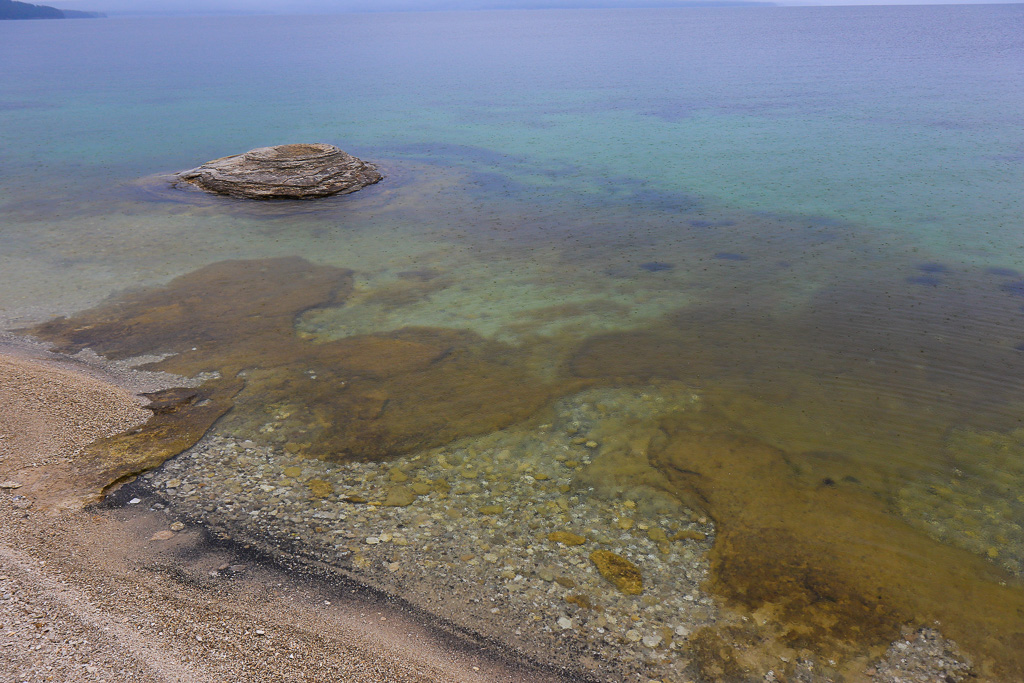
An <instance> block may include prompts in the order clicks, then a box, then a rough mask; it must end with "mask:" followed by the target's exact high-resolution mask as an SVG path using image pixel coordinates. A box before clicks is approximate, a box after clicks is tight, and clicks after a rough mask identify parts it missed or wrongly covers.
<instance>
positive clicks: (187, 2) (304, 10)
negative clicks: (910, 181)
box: [34, 0, 1020, 15]
mask: <svg viewBox="0 0 1024 683" xmlns="http://www.w3.org/2000/svg"><path fill="white" fill-rule="evenodd" d="M1019 2H1020V0H978V1H972V0H898V1H895V2H893V1H890V0H774V1H771V0H763V1H762V0H377V1H376V2H367V0H285V1H281V0H61V1H59V2H46V0H42V1H41V2H40V1H37V2H34V4H44V5H46V4H48V5H51V6H54V7H58V8H60V9H69V10H85V11H97V12H107V13H109V14H116V15H132V14H138V15H150V14H161V15H193V14H343V13H349V12H415V11H446V10H488V9H502V10H509V9H574V8H579V9H602V8H607V9H612V8H670V7H686V6H692V5H712V6H713V5H722V6H736V5H783V6H842V5H957V4H972V5H973V4H1018V3H1019Z"/></svg>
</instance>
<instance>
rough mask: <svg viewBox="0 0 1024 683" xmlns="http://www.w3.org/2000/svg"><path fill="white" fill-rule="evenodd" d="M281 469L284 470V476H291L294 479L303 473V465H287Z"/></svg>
mask: <svg viewBox="0 0 1024 683" xmlns="http://www.w3.org/2000/svg"><path fill="white" fill-rule="evenodd" d="M281 471H282V472H284V476H286V477H291V478H292V479H294V478H295V477H297V476H299V475H300V474H302V468H301V467H285V468H284V469H283V470H281Z"/></svg>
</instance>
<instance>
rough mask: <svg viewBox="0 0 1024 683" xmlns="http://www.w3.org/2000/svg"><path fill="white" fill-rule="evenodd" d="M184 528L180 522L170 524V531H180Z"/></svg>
mask: <svg viewBox="0 0 1024 683" xmlns="http://www.w3.org/2000/svg"><path fill="white" fill-rule="evenodd" d="M184 528H185V525H184V524H182V523H181V522H174V523H173V524H171V531H181V530H182V529H184Z"/></svg>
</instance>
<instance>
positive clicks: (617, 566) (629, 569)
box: [590, 550, 644, 595]
mask: <svg viewBox="0 0 1024 683" xmlns="http://www.w3.org/2000/svg"><path fill="white" fill-rule="evenodd" d="M590 561H591V562H593V563H594V566H595V567H597V571H598V572H599V573H600V574H601V576H603V577H604V578H606V579H607V580H608V581H611V582H612V583H613V584H615V587H616V588H618V589H619V590H620V591H622V592H623V593H625V594H626V595H640V593H642V592H643V590H644V584H643V577H642V575H641V574H640V570H639V569H637V567H636V565H634V564H633V563H632V562H630V561H629V560H627V559H626V558H624V557H622V556H621V555H616V554H615V553H613V552H611V551H610V550H595V551H594V552H592V553H590Z"/></svg>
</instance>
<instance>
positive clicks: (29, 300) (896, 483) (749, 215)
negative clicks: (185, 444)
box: [0, 5, 1024, 636]
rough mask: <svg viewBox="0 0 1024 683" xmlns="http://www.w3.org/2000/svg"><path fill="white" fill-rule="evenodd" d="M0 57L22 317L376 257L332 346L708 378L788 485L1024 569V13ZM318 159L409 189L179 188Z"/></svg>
mask: <svg viewBox="0 0 1024 683" xmlns="http://www.w3.org/2000/svg"><path fill="white" fill-rule="evenodd" d="M0 66H2V68H0V123H2V125H0V181H2V184H0V320H2V322H3V323H4V325H5V326H6V327H17V326H24V325H27V324H31V323H35V322H39V321H42V320H45V319H47V318H49V317H51V316H53V315H57V314H70V313H75V312H78V311H82V310H84V309H87V308H89V307H90V306H94V305H96V304H98V303H100V302H102V301H103V300H104V299H106V298H107V297H109V296H112V295H115V294H118V293H121V292H124V291H126V290H131V289H137V288H139V287H143V286H161V285H164V284H166V283H167V282H168V281H169V280H171V279H172V278H173V277H176V276H180V275H183V274H186V273H189V272H191V271H194V270H196V269H197V268H200V267H203V266H206V265H209V264H211V263H215V262H218V261H222V260H225V259H239V258H245V259H254V258H267V257H278V256H295V255H297V256H301V257H304V258H306V259H308V260H310V261H312V262H314V263H317V264H323V265H331V266H338V267H341V268H351V269H353V270H354V271H355V291H354V294H353V295H352V297H351V298H350V299H349V301H348V302H347V303H346V305H345V306H343V307H340V308H330V309H326V310H322V311H315V312H313V313H310V314H307V315H305V316H303V317H302V319H301V321H300V322H299V324H298V329H299V332H300V333H301V334H303V335H307V336H309V337H311V338H314V339H318V340H321V341H324V340H331V339H334V340H336V339H344V338H348V337H353V336H358V335H366V334H371V333H382V332H388V331H392V330H397V329H400V328H403V327H408V326H421V327H429V328H434V329H448V330H451V329H455V330H468V331H471V332H473V333H475V334H477V335H480V337H481V338H483V339H485V340H493V341H495V342H500V343H502V344H505V345H507V346H508V348H510V349H519V350H521V351H523V353H525V354H526V355H527V356H529V358H530V361H529V364H530V367H531V368H532V369H533V370H535V371H536V377H537V378H538V381H541V380H543V381H553V380H555V379H559V378H565V377H566V376H569V377H574V378H583V379H586V380H588V381H596V382H598V383H599V384H603V385H613V386H614V385H623V384H625V385H631V386H632V385H636V384H637V383H643V382H650V381H662V380H664V381H679V382H684V383H686V384H687V385H690V386H692V387H693V390H694V391H696V392H698V393H699V394H700V395H701V396H702V400H704V401H706V403H707V405H708V406H709V409H708V413H707V414H708V415H709V416H713V417H708V418H707V421H708V422H709V423H713V424H714V429H718V430H725V431H731V432H732V433H734V434H742V435H743V436H744V437H745V438H748V437H749V438H754V439H757V440H758V441H759V442H761V443H764V444H769V445H770V446H771V447H772V448H775V449H779V451H780V452H783V453H786V454H787V458H788V459H787V462H788V463H789V466H790V469H789V470H787V475H786V476H789V477H792V478H794V479H793V482H796V483H793V482H788V483H786V484H785V486H783V485H782V484H781V483H780V484H779V487H778V488H777V490H776V492H775V493H774V494H772V495H776V496H778V495H782V496H783V497H784V498H786V499H787V500H789V499H792V498H794V497H799V496H800V495H803V494H800V493H798V492H799V491H801V490H803V489H801V488H800V486H801V485H802V486H805V488H807V490H817V488H820V486H822V485H823V484H822V482H830V483H827V484H825V485H826V486H828V487H831V486H833V485H835V484H836V483H837V482H844V481H845V482H855V483H856V486H857V487H860V488H857V491H858V492H859V493H858V495H859V494H860V493H863V494H864V495H865V496H866V497H867V498H866V499H867V500H870V501H873V502H871V503H870V504H868V507H870V508H871V511H870V513H865V520H866V521H865V524H869V525H870V524H873V523H874V521H877V519H876V518H875V517H874V516H873V515H875V514H876V512H877V511H878V510H881V511H884V513H885V515H886V517H885V519H886V520H888V519H890V518H892V519H898V520H901V523H906V524H908V528H912V529H914V530H915V533H920V534H921V535H922V537H926V538H929V539H931V541H934V542H936V543H941V544H942V545H943V547H954V548H960V549H963V550H966V551H967V552H968V553H970V554H971V555H972V556H976V557H978V558H982V561H984V562H987V563H989V565H990V566H992V567H994V568H996V570H998V571H1001V572H1006V575H1005V577H1004V578H1003V579H1000V580H1004V581H1010V582H1011V583H1012V581H1013V580H1014V579H1013V578H1012V577H1013V576H1019V575H1020V574H1021V572H1022V571H1024V529H1022V528H1024V500H1022V499H1021V497H1020V496H1019V493H1018V492H1019V490H1020V487H1021V483H1022V480H1024V464H1022V463H1024V445H1022V444H1024V440H1022V439H1021V437H1020V433H1019V432H1018V431H1014V430H1017V429H1019V428H1020V423H1021V415H1022V413H1021V410H1022V407H1024V395H1022V391H1021V386H1024V385H1022V383H1021V381H1022V380H1024V352H1022V351H1021V350H1020V348H1021V347H1022V345H1024V313H1022V305H1024V298H1022V294H1024V279H1022V278H1024V251H1022V249H1024V243H1022V241H1021V228H1022V227H1024V225H1022V216H1024V211H1022V209H1024V193H1022V191H1021V188H1024V127H1022V126H1021V125H1020V122H1021V121H1022V120H1024V8H1022V7H1021V6H1019V5H1002V6H934V7H848V8H764V9H751V8H723V9H687V10H629V11H626V10H614V11H538V12H479V13H430V14H380V15H350V16H347V15H346V16H332V17H244V18H235V17H232V18H204V19H111V20H105V21H82V22H24V23H22V22H6V23H3V24H0ZM304 141H323V142H330V143H334V144H337V145H338V146H340V147H342V148H343V149H345V150H347V151H349V152H351V153H353V154H356V155H357V156H360V157H362V158H364V159H367V160H370V161H374V162H376V163H378V164H379V165H380V167H381V169H382V170H383V171H384V172H385V173H386V174H387V176H388V177H387V179H386V180H385V181H384V182H383V183H382V184H380V185H377V186H374V187H372V188H368V189H366V190H363V191H361V192H359V193H357V194H355V195H351V196H347V197H344V198H338V199H331V200H326V201H318V202H313V203H308V204H301V205H297V206H296V205H292V204H280V203H258V204H246V203H243V202H237V201H231V200H219V199H216V198H209V199H204V198H197V197H195V196H189V197H184V196H181V195H179V194H177V193H175V192H174V191H172V190H169V189H168V188H167V187H166V185H165V183H164V181H162V180H161V179H160V176H161V174H166V173H168V172H173V171H177V170H181V169H185V168H189V167H192V166H195V165H198V164H199V163H201V162H203V161H205V160H208V159H212V158H215V157H220V156H224V155H227V154H231V153H236V152H239V151H244V150H247V149H250V148H253V147H258V146H263V145H269V144H278V143H284V142H304ZM427 272H429V273H430V277H429V278H426V279H424V277H420V276H418V275H415V274H416V273H420V274H422V273H427ZM410 273H412V274H413V275H410ZM438 278H439V279H438ZM424 283H432V284H424ZM210 294H211V296H214V297H215V296H216V295H217V292H215V291H214V292H211V293H210ZM531 376H532V375H531ZM689 395H690V394H689V393H687V396H689ZM654 417H656V416H651V419H653V418H654ZM247 425H248V423H247V422H246V421H245V420H244V419H242V418H239V419H237V420H236V421H235V422H234V423H232V424H230V425H229V426H226V427H224V428H225V429H233V430H235V431H236V432H237V433H238V435H239V436H245V433H244V432H245V429H246V428H247ZM669 431H670V432H671V429H669ZM278 445H281V444H278ZM666 457H668V456H666ZM666 471H668V470H666ZM752 476H754V477H756V476H757V475H756V474H755V475H752ZM666 481H668V480H666ZM787 481H788V480H787ZM800 482H803V484H801V483H800ZM666 486H670V487H672V486H680V487H681V488H685V486H682V485H679V484H678V482H675V481H672V482H669V483H667V484H666ZM789 486H794V487H795V488H794V489H793V491H796V492H797V493H793V494H792V495H791V496H789V495H788V494H785V493H784V492H785V491H787V490H789V489H788V488H786V487H789ZM739 490H740V493H737V495H738V496H739V497H741V498H743V497H748V498H750V500H759V501H761V503H762V504H763V503H764V501H765V500H768V498H766V497H765V496H766V495H767V494H765V492H763V491H759V490H754V488H747V489H743V488H742V487H740V489H739ZM780 492H783V493H780ZM750 509H756V506H754V507H751V508H750ZM730 510H732V508H729V507H728V506H727V507H726V511H725V512H723V511H722V510H719V511H718V513H717V514H720V515H722V516H723V517H725V518H726V519H722V520H719V519H716V521H719V522H720V523H722V524H723V526H728V525H729V523H730V521H729V520H735V519H742V518H744V517H743V515H742V514H738V513H737V514H734V512H735V511H732V512H730ZM730 515H732V516H731V517H730ZM797 518H799V515H798V514H796V513H794V517H793V518H792V519H791V520H790V522H791V523H792V524H793V525H794V526H799V525H800V524H801V523H802V522H800V521H793V520H797ZM800 519H802V518H800ZM872 520H874V521H872ZM733 523H735V521H733ZM885 523H888V522H885ZM880 524H881V523H880ZM861 541H862V542H863V543H866V544H869V545H872V546H876V545H877V544H878V535H877V533H867V532H865V533H864V534H863V538H862V539H861ZM855 542H856V541H855V540H850V539H846V540H845V541H844V543H855ZM915 543H916V541H915ZM915 547H916V546H915ZM777 550H778V552H780V553H783V554H784V553H785V552H786V548H785V547H779V548H778V549H777ZM891 550H892V549H891V548H878V547H876V548H875V551H876V552H878V554H879V556H882V555H885V554H886V553H890V552H891ZM928 552H931V551H930V550H929V551H927V552H925V551H923V550H922V551H921V553H923V554H922V557H923V556H925V555H927V553H928ZM943 561H948V562H950V563H953V564H956V563H960V562H962V558H961V556H959V555H957V556H955V557H953V558H952V559H950V558H946V559H945V560H943ZM883 564H884V563H883ZM968 567H969V565H964V568H965V571H966V569H967V568H968ZM972 571H973V570H972ZM883 574H884V572H883ZM890 578H891V575H889V574H885V575H884V576H883V578H882V579H881V580H883V581H887V580H889V579H890ZM726 592H727V591H726ZM922 599H923V598H922ZM918 608H919V607H918ZM920 609H923V608H920ZM965 609H966V608H965ZM923 613H926V614H931V613H930V612H928V610H927V609H923ZM964 614H965V612H964V610H961V611H959V612H956V613H955V617H954V618H963V619H968V618H967V617H966V616H964ZM975 616H977V615H975ZM997 622H998V620H997ZM965 623H966V622H965ZM998 623H999V624H1005V623H1008V622H998ZM994 628H995V629H996V630H997V636H1002V635H1006V633H1003V632H999V630H1000V629H1003V630H1004V631H1005V628H1004V626H1003V625H998V626H995V627H994ZM1010 635H1012V634H1010Z"/></svg>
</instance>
